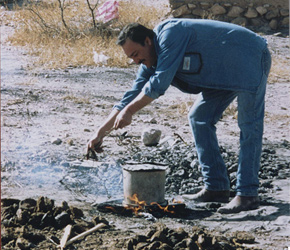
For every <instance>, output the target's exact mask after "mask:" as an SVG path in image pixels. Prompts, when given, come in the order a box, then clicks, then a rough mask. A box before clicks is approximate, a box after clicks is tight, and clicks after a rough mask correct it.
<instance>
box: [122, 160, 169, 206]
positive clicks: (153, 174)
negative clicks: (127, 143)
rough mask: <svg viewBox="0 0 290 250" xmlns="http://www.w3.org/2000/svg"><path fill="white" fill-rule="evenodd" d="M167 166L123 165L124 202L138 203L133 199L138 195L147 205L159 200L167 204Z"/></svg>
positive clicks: (159, 202)
mask: <svg viewBox="0 0 290 250" xmlns="http://www.w3.org/2000/svg"><path fill="white" fill-rule="evenodd" d="M166 169H167V167H164V166H156V165H152V164H142V165H126V166H123V185H124V204H125V205H136V202H134V201H133V200H132V198H133V196H134V195H137V198H138V200H139V201H142V202H143V201H144V202H145V203H146V205H150V204H151V203H152V202H157V203H158V204H160V205H166V204H167V201H166V200H165V198H164V196H165V171H166Z"/></svg>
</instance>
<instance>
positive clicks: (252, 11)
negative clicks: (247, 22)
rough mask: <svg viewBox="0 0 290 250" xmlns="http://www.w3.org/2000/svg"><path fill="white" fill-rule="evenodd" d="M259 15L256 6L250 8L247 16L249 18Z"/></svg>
mask: <svg viewBox="0 0 290 250" xmlns="http://www.w3.org/2000/svg"><path fill="white" fill-rule="evenodd" d="M257 16H258V12H257V11H256V10H255V9H254V8H248V10H247V12H246V14H245V17H247V18H255V17H257Z"/></svg>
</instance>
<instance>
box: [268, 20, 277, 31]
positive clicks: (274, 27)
mask: <svg viewBox="0 0 290 250" xmlns="http://www.w3.org/2000/svg"><path fill="white" fill-rule="evenodd" d="M269 26H270V28H271V29H272V30H276V29H277V28H278V21H277V20H276V19H272V20H271V22H270V23H269Z"/></svg>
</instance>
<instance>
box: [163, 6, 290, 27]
mask: <svg viewBox="0 0 290 250" xmlns="http://www.w3.org/2000/svg"><path fill="white" fill-rule="evenodd" d="M169 3H170V7H171V10H172V16H173V17H176V18H181V17H183V18H204V19H213V20H220V21H225V22H231V23H235V24H238V25H242V26H246V27H253V28H258V29H259V28H266V29H267V28H271V29H272V30H278V29H284V28H289V2H288V0H226V1H225V2H221V1H217V0H202V1H200V0H169Z"/></svg>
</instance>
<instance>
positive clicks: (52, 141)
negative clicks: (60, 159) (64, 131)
mask: <svg viewBox="0 0 290 250" xmlns="http://www.w3.org/2000/svg"><path fill="white" fill-rule="evenodd" d="M51 143H52V144H55V145H60V144H61V143H62V140H61V139H60V138H54V139H52V140H51Z"/></svg>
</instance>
